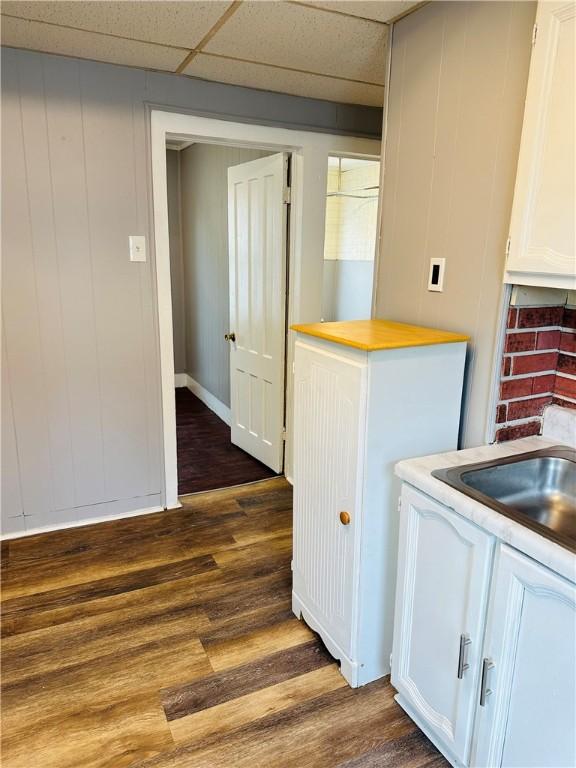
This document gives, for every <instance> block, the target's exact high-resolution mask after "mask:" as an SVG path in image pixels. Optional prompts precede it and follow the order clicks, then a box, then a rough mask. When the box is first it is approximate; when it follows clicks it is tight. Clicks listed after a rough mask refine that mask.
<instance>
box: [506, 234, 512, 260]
mask: <svg viewBox="0 0 576 768" xmlns="http://www.w3.org/2000/svg"><path fill="white" fill-rule="evenodd" d="M510 239H511V238H510V237H509V238H508V240H506V253H505V256H506V258H508V256H510Z"/></svg>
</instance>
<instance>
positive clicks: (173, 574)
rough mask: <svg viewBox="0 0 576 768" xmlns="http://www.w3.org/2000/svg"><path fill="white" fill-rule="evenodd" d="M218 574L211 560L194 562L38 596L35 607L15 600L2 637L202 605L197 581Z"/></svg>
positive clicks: (28, 600) (28, 599) (9, 605)
mask: <svg viewBox="0 0 576 768" xmlns="http://www.w3.org/2000/svg"><path fill="white" fill-rule="evenodd" d="M216 570H217V568H216V563H215V562H214V560H213V559H212V558H211V557H204V558H193V559H192V560H187V561H179V562H178V563H172V564H170V565H169V566H165V567H164V568H156V569H149V570H147V571H137V572H135V573H131V574H129V575H128V577H114V578H112V579H101V580H98V581H96V582H94V583H93V584H92V585H88V587H86V586H85V585H83V586H82V587H80V588H77V587H66V588H64V589H61V590H53V591H51V592H44V593H43V594H42V595H41V596H38V598H37V601H36V604H34V596H26V597H24V598H16V599H15V600H10V601H7V602H6V604H5V607H4V610H3V613H4V617H5V619H9V622H8V623H7V625H4V624H3V627H2V629H3V636H4V637H6V636H10V635H13V634H19V633H23V632H32V631H34V630H36V629H41V628H43V627H53V626H55V625H56V624H61V623H65V622H67V621H71V620H78V619H81V618H86V617H88V616H97V615H98V614H100V613H106V612H108V611H115V610H126V609H127V608H131V607H134V606H137V605H142V604H146V603H150V602H151V601H153V600H160V601H162V600H164V601H166V600H168V601H169V602H181V603H182V602H184V601H185V600H187V601H188V602H192V601H193V600H196V602H199V601H200V598H199V597H198V594H197V590H196V586H195V584H196V582H195V577H196V576H198V575H199V574H202V573H206V572H215V571H216ZM187 574H190V575H187Z"/></svg>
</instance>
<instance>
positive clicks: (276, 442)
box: [166, 140, 288, 495]
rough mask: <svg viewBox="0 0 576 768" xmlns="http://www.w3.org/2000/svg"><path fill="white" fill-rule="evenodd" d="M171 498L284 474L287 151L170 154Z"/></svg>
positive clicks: (194, 149) (214, 148)
mask: <svg viewBox="0 0 576 768" xmlns="http://www.w3.org/2000/svg"><path fill="white" fill-rule="evenodd" d="M166 150H167V154H166V173H167V191H168V226H169V239H170V273H171V289H172V327H173V344H174V371H175V377H174V379H175V381H174V383H175V388H176V392H175V402H176V437H177V459H178V462H177V464H178V493H179V495H184V494H188V493H195V492H199V491H207V490H215V489H217V488H223V487H228V486H232V485H239V484H244V483H250V482H254V481H257V480H262V479H266V478H269V477H273V476H275V475H276V474H279V473H281V472H282V470H283V459H284V440H283V429H284V412H285V406H284V397H285V392H284V367H285V363H284V356H285V316H286V300H285V296H286V290H285V285H286V280H285V274H286V252H287V248H286V243H287V229H286V222H287V212H286V208H287V206H288V201H287V200H286V199H285V198H286V192H285V187H286V186H287V170H288V168H287V166H288V154H287V153H277V152H276V153H274V152H271V151H269V150H262V149H255V148H251V147H236V146H229V145H222V144H209V143H204V142H192V141H183V140H181V141H177V140H171V141H168V142H167V145H166Z"/></svg>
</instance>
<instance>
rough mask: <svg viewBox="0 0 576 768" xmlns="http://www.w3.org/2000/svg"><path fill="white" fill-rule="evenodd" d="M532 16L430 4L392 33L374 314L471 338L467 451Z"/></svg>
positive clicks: (504, 232)
mask: <svg viewBox="0 0 576 768" xmlns="http://www.w3.org/2000/svg"><path fill="white" fill-rule="evenodd" d="M535 9H536V6H535V3H527V2H522V3H515V2H476V3H464V2H458V3H454V2H435V3H430V4H429V5H427V6H425V7H424V8H422V9H421V10H419V11H417V12H416V13H414V14H412V15H410V16H407V17H406V18H404V19H402V20H401V21H400V22H398V23H397V24H396V25H395V26H394V35H393V47H392V70H391V82H390V89H389V112H388V134H387V146H386V148H385V153H386V176H385V179H384V190H383V191H384V197H383V212H382V232H381V249H380V253H381V256H380V265H379V275H378V291H377V314H378V316H380V317H387V318H390V319H392V320H398V321H403V322H411V323H420V324H423V325H431V326H437V327H440V328H445V329H449V330H458V331H463V332H466V333H469V334H470V335H471V337H472V341H471V344H470V349H471V354H470V359H469V365H468V374H467V382H466V391H465V411H464V421H463V435H462V437H463V443H464V445H477V444H480V443H483V442H484V441H485V424H486V418H487V407H488V399H489V394H490V384H491V373H492V360H493V351H494V341H495V334H496V326H497V322H498V308H499V297H500V295H501V290H502V274H503V265H504V251H505V245H506V239H507V236H508V225H509V220H510V211H511V206H512V194H513V187H514V179H515V173H516V164H517V159H518V149H519V142H520V132H521V126H522V118H523V110H524V99H525V94H526V82H527V76H528V66H529V60H530V53H531V36H532V25H533V22H534V15H535ZM431 257H445V258H446V260H447V261H446V276H445V290H444V292H443V293H431V292H429V291H428V290H427V282H428V270H429V263H430V258H431Z"/></svg>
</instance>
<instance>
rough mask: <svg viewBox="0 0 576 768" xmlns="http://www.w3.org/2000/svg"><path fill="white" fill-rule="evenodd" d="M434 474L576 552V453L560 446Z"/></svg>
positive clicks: (441, 470)
mask: <svg viewBox="0 0 576 768" xmlns="http://www.w3.org/2000/svg"><path fill="white" fill-rule="evenodd" d="M432 475H433V476H434V477H437V478H438V479H439V480H442V481H443V482H445V483H447V484H448V485H450V486H452V488H456V489H457V490H459V491H461V492H462V493H464V494H466V496H470V497H471V498H473V499H476V500H477V501H481V502H482V503H483V504H486V506H488V507H491V508H492V509H495V510H497V511H498V512H501V513H502V514H503V515H506V516H507V517H510V518H512V519H514V520H516V521H517V522H519V523H521V524H522V525H525V526H527V527H528V528H532V529H533V530H535V531H538V533H541V534H543V535H544V536H546V537H548V538H549V539H552V540H553V541H556V542H558V543H559V544H562V545H563V546H565V547H568V548H569V549H571V550H573V551H575V552H576V450H572V449H571V448H565V447H563V446H555V447H553V448H544V449H542V450H540V451H531V452H530V453H521V454H517V455H515V456H508V457H506V458H503V459H497V460H495V461H485V462H482V463H479V464H467V465H465V466H461V467H451V468H449V469H438V470H435V471H434V472H432Z"/></svg>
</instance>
